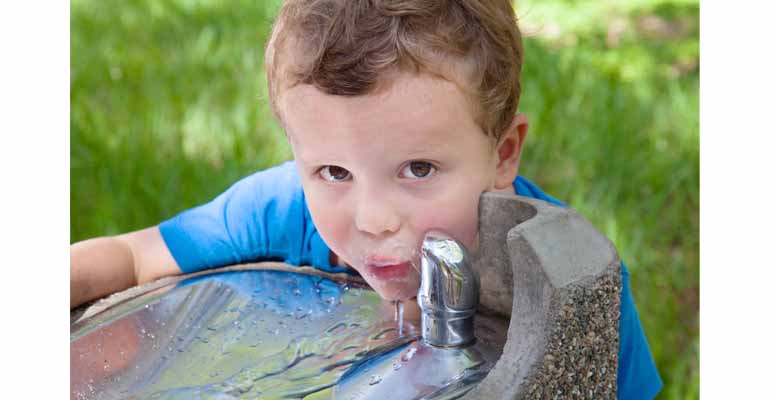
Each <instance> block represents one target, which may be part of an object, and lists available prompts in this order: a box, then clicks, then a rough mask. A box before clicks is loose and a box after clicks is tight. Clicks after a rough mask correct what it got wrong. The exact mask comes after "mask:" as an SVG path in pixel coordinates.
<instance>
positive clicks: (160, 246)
mask: <svg viewBox="0 0 770 400" xmlns="http://www.w3.org/2000/svg"><path fill="white" fill-rule="evenodd" d="M181 273H182V271H181V269H179V266H178V265H177V264H176V261H174V258H173V257H172V256H171V253H170V252H169V251H168V248H167V247H166V243H165V242H164V241H163V238H162V237H161V235H160V230H158V227H157V226H153V227H150V228H146V229H142V230H139V231H136V232H131V233H126V234H123V235H119V236H111V237H100V238H95V239H89V240H85V241H82V242H78V243H75V244H73V245H71V246H70V309H72V308H75V307H77V306H79V305H81V304H83V303H85V302H87V301H89V300H93V299H98V298H100V297H103V296H105V295H108V294H110V293H114V292H118V291H121V290H123V289H127V288H129V287H132V286H136V285H139V284H142V283H146V282H150V281H154V280H156V279H159V278H162V277H165V276H170V275H179V274H181Z"/></svg>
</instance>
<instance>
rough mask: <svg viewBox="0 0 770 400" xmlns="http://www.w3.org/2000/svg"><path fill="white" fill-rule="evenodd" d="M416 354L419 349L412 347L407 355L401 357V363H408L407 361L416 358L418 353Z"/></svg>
mask: <svg viewBox="0 0 770 400" xmlns="http://www.w3.org/2000/svg"><path fill="white" fill-rule="evenodd" d="M416 352H417V348H416V347H410V348H409V350H407V351H406V354H404V355H403V356H401V361H403V362H407V361H409V360H411V359H412V357H414V353H416Z"/></svg>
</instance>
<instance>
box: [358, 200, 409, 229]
mask: <svg viewBox="0 0 770 400" xmlns="http://www.w3.org/2000/svg"><path fill="white" fill-rule="evenodd" d="M355 224H356V228H357V229H358V230H359V231H361V232H365V233H368V234H371V235H383V234H387V233H395V232H397V231H398V229H399V228H400V227H401V218H400V217H399V214H398V211H397V209H396V206H395V205H394V204H393V203H392V202H390V201H388V199H386V198H383V196H382V195H381V194H380V195H379V196H378V194H377V193H373V194H372V195H369V196H362V197H361V198H360V201H359V203H358V206H357V208H356V215H355Z"/></svg>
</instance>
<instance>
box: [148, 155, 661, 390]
mask: <svg viewBox="0 0 770 400" xmlns="http://www.w3.org/2000/svg"><path fill="white" fill-rule="evenodd" d="M513 186H514V189H515V190H516V194H518V195H519V196H526V197H532V198H536V199H540V200H544V201H548V202H550V203H552V204H556V205H559V206H562V207H566V205H565V204H564V203H562V202H561V201H559V200H557V199H554V198H553V197H551V196H549V195H547V194H545V193H544V192H543V191H542V190H540V189H539V188H538V187H537V186H535V185H534V184H532V183H531V182H529V181H528V180H526V179H524V178H523V177H520V176H519V177H516V180H515V181H514V183H513ZM159 228H160V233H161V235H162V236H163V240H164V241H165V242H166V245H167V246H168V249H169V251H170V252H171V255H172V256H173V257H174V260H176V262H177V264H178V265H179V267H180V268H181V269H182V271H183V272H184V273H190V272H195V271H199V270H203V269H207V268H215V267H221V266H225V265H230V264H237V263H244V262H249V261H257V260H259V261H268V260H274V261H281V262H285V263H287V264H291V265H312V266H314V267H316V268H318V269H321V270H324V271H327V272H348V273H353V274H355V273H356V272H355V271H354V270H352V269H350V268H347V267H344V266H338V265H331V263H330V254H331V252H330V250H329V246H327V245H326V243H324V241H323V239H321V236H320V235H319V234H318V230H316V228H315V225H314V224H313V221H312V219H311V218H310V212H309V211H308V208H307V206H306V204H305V194H304V192H303V191H302V185H301V184H300V179H299V175H298V173H297V170H296V167H295V165H294V162H293V161H288V162H285V163H283V164H281V165H279V166H277V167H273V168H270V169H267V170H264V171H260V172H257V173H254V174H252V175H250V176H247V177H245V178H243V179H241V180H240V181H238V182H237V183H235V184H234V185H233V186H231V187H230V188H229V189H227V190H226V191H225V192H224V193H222V194H220V195H219V196H217V197H216V198H215V199H214V200H212V201H211V202H209V203H207V204H204V205H201V206H198V207H195V208H192V209H190V210H187V211H184V212H182V213H180V214H179V215H177V216H175V217H173V218H171V219H169V220H167V221H164V222H162V223H161V224H160V225H159ZM621 276H622V281H623V286H622V289H621V292H620V293H621V294H620V297H621V299H620V348H619V353H618V380H617V385H618V398H619V399H623V400H625V399H650V398H653V397H654V396H655V395H656V394H657V393H658V392H659V391H660V389H661V388H662V386H663V383H662V381H661V379H660V376H659V375H658V371H657V369H656V367H655V361H654V360H653V358H652V354H651V352H650V347H649V345H648V344H647V339H646V338H645V336H644V330H643V329H642V325H641V322H640V320H639V315H638V314H637V312H636V306H635V305H634V299H633V297H632V296H631V288H630V286H629V274H628V270H627V269H626V266H625V265H624V264H623V263H621Z"/></svg>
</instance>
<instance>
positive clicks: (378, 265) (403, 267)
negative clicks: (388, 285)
mask: <svg viewBox="0 0 770 400" xmlns="http://www.w3.org/2000/svg"><path fill="white" fill-rule="evenodd" d="M412 268H413V267H412V263H411V262H410V261H404V262H367V263H366V271H367V272H368V273H369V274H370V275H372V276H374V277H375V278H377V279H382V280H389V279H396V278H404V277H406V276H407V275H409V271H410V270H411V269H412Z"/></svg>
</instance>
